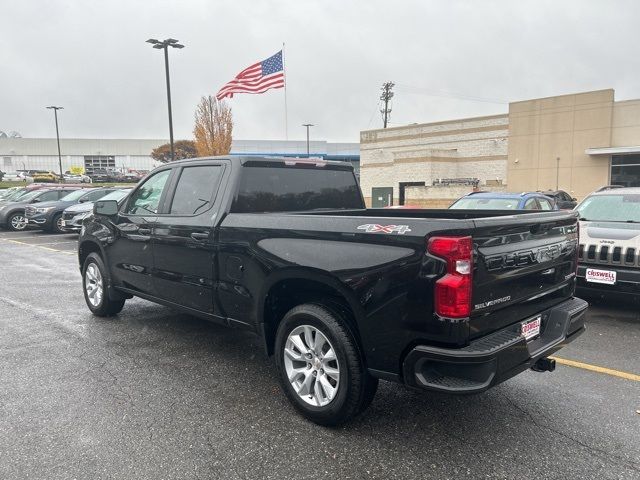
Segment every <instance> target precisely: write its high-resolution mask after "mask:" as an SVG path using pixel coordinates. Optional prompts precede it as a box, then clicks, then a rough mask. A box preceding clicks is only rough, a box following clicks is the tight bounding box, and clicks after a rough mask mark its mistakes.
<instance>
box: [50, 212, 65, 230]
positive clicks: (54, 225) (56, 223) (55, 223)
mask: <svg viewBox="0 0 640 480" xmlns="http://www.w3.org/2000/svg"><path fill="white" fill-rule="evenodd" d="M61 221H62V214H61V213H58V214H56V215H54V217H53V219H52V220H51V228H50V229H49V231H50V232H53V233H64V230H63V228H62V225H60V222H61Z"/></svg>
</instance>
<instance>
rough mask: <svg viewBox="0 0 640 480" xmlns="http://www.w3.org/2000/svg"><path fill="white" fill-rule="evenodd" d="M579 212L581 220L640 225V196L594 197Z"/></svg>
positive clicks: (635, 194)
mask: <svg viewBox="0 0 640 480" xmlns="http://www.w3.org/2000/svg"><path fill="white" fill-rule="evenodd" d="M577 210H578V213H580V219H581V220H589V221H608V222H634V223H640V194H637V193H633V194H626V195H625V194H618V195H594V196H592V197H588V198H587V199H585V200H584V202H582V203H581V204H580V205H579V206H578V208H577Z"/></svg>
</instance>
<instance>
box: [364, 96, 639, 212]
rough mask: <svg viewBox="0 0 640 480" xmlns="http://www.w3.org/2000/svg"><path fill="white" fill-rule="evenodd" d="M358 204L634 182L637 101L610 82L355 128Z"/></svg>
mask: <svg viewBox="0 0 640 480" xmlns="http://www.w3.org/2000/svg"><path fill="white" fill-rule="evenodd" d="M360 169H361V174H360V183H361V186H362V191H363V194H364V196H365V199H366V201H367V203H368V205H372V206H386V205H389V204H392V205H398V204H412V205H420V206H427V207H447V206H448V205H450V204H451V202H452V201H453V200H455V199H456V198H459V197H460V196H462V195H464V194H466V193H468V192H470V191H472V190H473V189H482V190H498V191H513V192H524V191H535V190H549V189H552V190H555V189H561V190H565V191H567V192H569V193H570V194H572V195H573V196H575V197H577V198H579V199H581V198H584V196H586V195H587V194H588V193H589V192H592V191H593V190H595V189H597V188H599V187H601V186H603V185H608V184H618V185H625V186H640V100H625V101H616V100H615V98H614V90H613V89H608V90H599V91H593V92H584V93H577V94H571V95H561V96H557V97H549V98H539V99H533V100H525V101H520V102H512V103H510V104H509V109H508V112H507V113H504V114H502V115H492V116H484V117H474V118H465V119H459V120H449V121H444V122H435V123H425V124H412V125H406V126H402V127H394V128H387V129H379V130H366V131H363V132H361V133H360Z"/></svg>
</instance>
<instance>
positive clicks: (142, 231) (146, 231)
mask: <svg viewBox="0 0 640 480" xmlns="http://www.w3.org/2000/svg"><path fill="white" fill-rule="evenodd" d="M138 233H139V234H140V235H151V229H150V228H144V227H142V228H138Z"/></svg>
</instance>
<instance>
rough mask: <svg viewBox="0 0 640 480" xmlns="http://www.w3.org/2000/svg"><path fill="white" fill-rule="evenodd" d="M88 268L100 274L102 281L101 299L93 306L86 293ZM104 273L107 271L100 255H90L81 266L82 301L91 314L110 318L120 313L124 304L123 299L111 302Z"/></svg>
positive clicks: (106, 277)
mask: <svg viewBox="0 0 640 480" xmlns="http://www.w3.org/2000/svg"><path fill="white" fill-rule="evenodd" d="M90 268H93V269H97V270H98V271H99V273H100V278H101V279H102V294H101V298H100V299H99V301H97V302H96V303H95V304H94V303H92V300H91V299H90V297H89V293H88V291H87V282H89V283H91V281H90V280H88V278H87V270H88V269H90ZM94 272H95V270H94ZM106 272H107V270H106V268H105V266H104V263H103V262H102V258H100V255H98V254H97V253H90V254H89V255H88V256H87V258H86V260H85V261H84V264H83V265H82V290H83V292H84V300H85V302H86V303H87V307H89V310H91V313H93V314H94V315H96V316H98V317H110V316H113V315H116V314H118V313H120V311H121V310H122V308H123V307H124V302H125V300H124V299H119V300H112V299H111V298H110V297H109V292H108V289H107V283H108V276H107V273H106ZM94 295H95V294H94Z"/></svg>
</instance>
